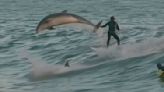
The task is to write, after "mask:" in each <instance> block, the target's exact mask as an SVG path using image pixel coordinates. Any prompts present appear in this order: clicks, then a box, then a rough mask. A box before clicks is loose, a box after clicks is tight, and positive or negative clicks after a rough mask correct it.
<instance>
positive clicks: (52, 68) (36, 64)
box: [19, 49, 89, 79]
mask: <svg viewBox="0 0 164 92" xmlns="http://www.w3.org/2000/svg"><path fill="white" fill-rule="evenodd" d="M19 57H21V58H26V59H27V60H28V62H30V63H31V64H32V67H31V73H30V74H31V77H32V78H34V79H40V78H46V77H51V76H55V75H61V74H66V73H69V72H73V71H78V70H83V69H87V68H89V66H87V65H84V64H78V63H73V64H70V67H65V66H64V64H55V65H53V64H47V63H44V62H43V61H42V59H40V58H38V57H36V56H35V57H34V56H32V55H30V54H29V53H28V51H27V50H26V49H22V50H21V51H20V53H19Z"/></svg>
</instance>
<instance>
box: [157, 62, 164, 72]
mask: <svg viewBox="0 0 164 92" xmlns="http://www.w3.org/2000/svg"><path fill="white" fill-rule="evenodd" d="M157 68H158V69H159V70H162V71H164V66H162V64H160V63H158V64H157Z"/></svg>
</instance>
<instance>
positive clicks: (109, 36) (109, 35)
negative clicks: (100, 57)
mask: <svg viewBox="0 0 164 92" xmlns="http://www.w3.org/2000/svg"><path fill="white" fill-rule="evenodd" d="M110 38H111V34H110V33H109V32H108V40H107V47H108V46H109V42H110Z"/></svg>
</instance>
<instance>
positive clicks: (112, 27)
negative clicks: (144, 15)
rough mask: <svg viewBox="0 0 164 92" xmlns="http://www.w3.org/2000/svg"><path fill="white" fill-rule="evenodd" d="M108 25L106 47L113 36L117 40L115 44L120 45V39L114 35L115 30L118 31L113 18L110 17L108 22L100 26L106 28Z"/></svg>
mask: <svg viewBox="0 0 164 92" xmlns="http://www.w3.org/2000/svg"><path fill="white" fill-rule="evenodd" d="M107 25H108V27H109V28H108V40H107V47H108V46H109V42H110V39H111V36H113V37H114V38H115V39H116V40H117V44H118V45H120V38H119V36H118V35H117V34H116V33H115V30H116V29H117V30H120V28H119V26H118V24H117V22H116V21H115V17H114V16H112V17H111V19H110V21H109V22H107V23H106V24H105V25H102V26H101V27H106V26H107Z"/></svg>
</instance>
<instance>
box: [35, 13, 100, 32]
mask: <svg viewBox="0 0 164 92" xmlns="http://www.w3.org/2000/svg"><path fill="white" fill-rule="evenodd" d="M70 23H82V24H86V25H91V26H93V27H94V30H93V31H94V32H95V31H97V30H98V28H99V27H100V26H101V23H102V21H100V22H98V24H97V25H94V24H93V23H92V22H91V21H89V20H87V19H85V18H83V17H81V16H78V15H76V14H72V13H68V12H67V10H64V11H62V12H60V13H54V14H50V15H48V16H46V17H45V18H43V19H42V20H41V21H40V22H39V24H38V26H37V28H36V32H37V33H38V32H41V31H44V30H45V29H49V30H51V29H53V26H58V25H64V24H70Z"/></svg>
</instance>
